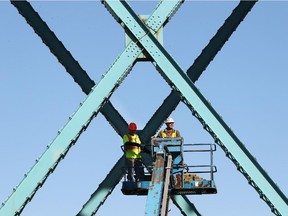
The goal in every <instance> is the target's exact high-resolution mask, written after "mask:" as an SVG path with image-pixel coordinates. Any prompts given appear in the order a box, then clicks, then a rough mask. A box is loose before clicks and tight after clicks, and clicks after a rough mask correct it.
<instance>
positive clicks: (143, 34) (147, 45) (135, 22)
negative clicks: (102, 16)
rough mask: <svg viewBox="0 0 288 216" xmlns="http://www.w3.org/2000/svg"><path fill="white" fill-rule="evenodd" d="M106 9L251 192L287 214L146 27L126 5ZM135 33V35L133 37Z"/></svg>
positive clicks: (285, 204)
mask: <svg viewBox="0 0 288 216" xmlns="http://www.w3.org/2000/svg"><path fill="white" fill-rule="evenodd" d="M105 3H106V4H107V7H110V9H111V10H112V11H114V13H115V14H116V15H117V16H118V19H121V20H122V22H123V23H124V25H125V26H124V27H125V28H126V29H127V31H130V36H131V37H133V36H134V37H135V40H137V41H139V43H140V44H141V45H142V46H143V47H144V49H145V50H146V51H147V52H148V53H149V55H150V56H151V57H152V58H153V59H154V61H155V63H157V64H156V65H155V66H156V68H157V70H158V71H159V72H160V74H161V75H162V76H163V78H164V79H165V80H166V81H167V82H168V83H169V85H170V86H171V87H172V88H173V89H175V90H176V91H177V92H179V94H181V96H182V97H183V101H184V102H185V103H186V105H187V106H188V107H189V108H190V110H191V111H192V113H193V114H194V115H195V116H197V118H198V120H199V121H200V122H201V123H204V125H205V129H206V130H209V131H210V133H211V135H212V136H213V138H214V139H215V141H216V142H217V143H218V144H219V145H220V146H221V147H222V148H223V149H224V150H225V151H227V152H228V153H229V154H230V155H231V158H232V157H233V159H234V161H235V162H236V163H237V168H239V169H242V174H244V173H245V175H244V176H245V177H246V178H247V179H248V181H249V183H250V184H251V185H253V187H254V189H256V191H257V192H258V193H260V196H262V197H264V200H265V201H266V203H267V204H268V205H269V207H270V208H271V210H272V212H273V213H275V214H277V215H286V214H288V200H287V198H286V197H285V195H284V194H283V193H282V191H281V190H280V189H279V188H278V187H277V185H276V184H275V183H274V182H273V181H272V179H271V178H270V177H269V176H268V175H267V173H266V172H265V171H264V170H263V169H262V167H261V166H260V164H258V162H257V161H256V160H255V159H254V157H253V156H252V155H251V154H250V153H249V151H248V150H247V149H246V148H245V146H244V145H243V144H242V143H241V141H240V140H239V139H238V138H237V137H236V135H235V134H234V133H233V132H232V131H231V129H230V128H229V127H228V126H227V125H226V123H225V122H224V121H223V120H222V118H221V117H220V116H219V115H218V113H217V112H216V111H215V110H214V109H213V107H212V106H211V105H210V104H209V102H208V101H207V100H206V99H205V98H204V96H203V95H202V94H201V93H200V92H199V90H198V89H197V88H196V87H195V86H194V84H193V83H192V82H191V80H190V79H189V78H188V77H187V76H186V75H185V73H184V72H183V71H182V69H181V68H180V67H179V66H178V64H177V63H176V62H175V61H174V60H173V58H172V57H171V56H170V55H169V54H168V53H167V52H166V50H165V49H164V48H163V46H162V45H161V44H160V43H159V42H158V41H157V40H155V37H154V36H153V35H150V34H147V27H146V26H145V25H143V23H142V22H141V21H140V20H139V18H138V17H137V16H136V14H135V13H134V12H133V10H132V9H131V8H130V7H129V5H128V4H127V3H126V2H125V1H115V0H114V1H108V0H107V1H105ZM136 32H137V33H136Z"/></svg>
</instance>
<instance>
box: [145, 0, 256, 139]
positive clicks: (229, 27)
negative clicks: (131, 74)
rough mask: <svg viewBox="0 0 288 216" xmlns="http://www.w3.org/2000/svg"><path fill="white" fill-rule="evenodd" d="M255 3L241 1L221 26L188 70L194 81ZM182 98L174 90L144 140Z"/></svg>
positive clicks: (154, 119)
mask: <svg viewBox="0 0 288 216" xmlns="http://www.w3.org/2000/svg"><path fill="white" fill-rule="evenodd" d="M255 3H256V1H240V3H239V4H238V5H237V7H236V8H235V9H234V10H233V12H232V13H231V15H230V16H229V17H228V18H227V19H226V21H225V22H224V24H223V25H222V26H221V27H220V28H219V30H218V31H217V33H216V34H215V35H214V36H213V38H212V39H211V40H210V42H209V43H208V45H207V46H206V47H205V48H204V49H203V50H202V52H201V54H200V55H199V56H198V57H197V58H196V60H195V61H194V63H193V64H192V65H191V66H190V67H189V69H188V70H187V75H188V77H189V78H190V79H191V81H192V82H193V83H195V82H196V81H197V80H198V79H199V77H200V76H201V74H202V73H203V71H204V70H205V69H206V68H207V66H208V65H209V64H210V62H211V61H212V60H213V59H214V57H215V56H216V54H217V53H218V52H219V51H220V50H221V49H222V47H223V46H224V44H225V43H226V41H228V39H229V38H230V36H231V35H232V33H233V32H234V31H235V30H236V29H237V27H238V26H239V24H240V23H241V22H242V21H243V19H244V18H245V17H246V15H247V14H248V13H249V11H250V10H251V9H252V7H253V6H254V5H255ZM180 100H181V98H180V96H179V94H178V93H177V92H176V91H174V90H172V91H171V93H170V94H169V95H168V96H167V97H166V99H165V100H164V101H163V103H162V105H161V106H160V107H159V108H158V109H157V110H156V112H155V113H154V114H153V116H152V118H151V119H150V120H149V121H148V123H147V124H146V126H145V127H144V129H143V132H142V140H149V138H150V137H151V136H152V135H153V134H155V132H156V131H157V130H158V129H159V128H160V127H161V124H162V123H163V122H164V119H166V118H167V117H168V116H169V115H170V114H171V113H172V112H173V110H174V109H175V108H176V107H177V105H178V104H179V102H180ZM144 142H145V141H144ZM146 142H147V141H146Z"/></svg>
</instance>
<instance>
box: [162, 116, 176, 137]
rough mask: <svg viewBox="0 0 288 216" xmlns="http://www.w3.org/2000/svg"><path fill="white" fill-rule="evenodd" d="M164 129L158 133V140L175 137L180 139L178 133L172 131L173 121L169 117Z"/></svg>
mask: <svg viewBox="0 0 288 216" xmlns="http://www.w3.org/2000/svg"><path fill="white" fill-rule="evenodd" d="M164 123H165V124H166V128H165V129H163V130H161V131H159V133H158V134H157V137H158V138H175V137H181V135H180V132H179V131H178V130H175V129H174V119H173V118H171V117H168V118H167V119H166V120H165V122H164Z"/></svg>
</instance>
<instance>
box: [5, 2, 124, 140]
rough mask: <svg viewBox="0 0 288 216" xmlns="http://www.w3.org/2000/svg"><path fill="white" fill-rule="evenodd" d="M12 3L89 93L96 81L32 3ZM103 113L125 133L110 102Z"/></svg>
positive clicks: (121, 122) (121, 119) (118, 115)
mask: <svg viewBox="0 0 288 216" xmlns="http://www.w3.org/2000/svg"><path fill="white" fill-rule="evenodd" d="M11 3H12V5H14V6H15V7H16V9H17V10H18V12H19V13H20V14H21V15H22V16H23V17H24V18H25V20H26V22H27V23H28V24H29V25H30V26H31V27H32V28H33V30H34V31H35V33H36V34H37V35H38V36H39V37H40V38H41V40H42V41H43V43H44V44H45V45H46V46H47V47H48V48H49V50H50V52H51V53H52V54H53V55H54V56H55V57H56V58H57V59H58V61H59V62H60V63H61V64H62V65H63V66H64V68H65V69H66V71H67V72H68V73H69V74H70V75H71V76H72V77H73V79H74V81H75V82H76V83H77V84H78V85H79V86H80V87H81V89H82V91H83V92H84V93H85V94H87V95H88V94H89V92H90V91H91V89H92V87H93V86H94V85H95V82H94V81H93V80H92V79H91V78H90V77H89V76H88V74H87V73H86V71H85V70H84V69H83V68H82V67H81V66H80V64H79V63H78V62H77V61H76V60H75V59H74V58H73V56H72V55H71V53H70V52H69V51H68V50H67V49H66V48H65V46H64V45H63V43H62V42H61V41H60V40H59V39H58V38H57V37H56V35H55V34H54V32H53V31H51V30H50V28H49V27H48V25H47V24H46V23H45V22H44V21H43V20H42V19H41V17H40V16H39V14H38V13H37V12H36V11H35V10H34V9H33V7H32V6H31V5H30V3H29V2H27V1H11ZM101 113H102V114H103V115H104V117H105V118H106V119H107V121H108V122H109V123H110V124H111V126H112V127H113V128H114V130H115V131H116V132H117V133H118V134H119V135H120V136H123V135H124V134H125V132H126V131H125V128H127V123H126V121H125V120H124V119H123V117H122V116H121V115H120V114H119V113H118V111H117V110H116V109H115V108H114V107H113V105H112V104H111V103H110V102H107V103H106V104H105V105H104V107H103V108H102V109H101Z"/></svg>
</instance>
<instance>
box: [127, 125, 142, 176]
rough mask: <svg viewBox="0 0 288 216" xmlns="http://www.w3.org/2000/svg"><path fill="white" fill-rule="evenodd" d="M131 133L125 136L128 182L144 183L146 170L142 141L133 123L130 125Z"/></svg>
mask: <svg viewBox="0 0 288 216" xmlns="http://www.w3.org/2000/svg"><path fill="white" fill-rule="evenodd" d="M128 129H129V133H127V134H125V135H124V136H123V144H124V147H125V157H126V166H127V170H128V175H127V178H128V181H135V178H134V175H136V181H142V180H143V179H144V168H143V166H142V161H141V141H140V138H139V136H138V135H137V133H136V130H137V125H136V124H135V123H134V122H131V123H130V124H129V125H128Z"/></svg>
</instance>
